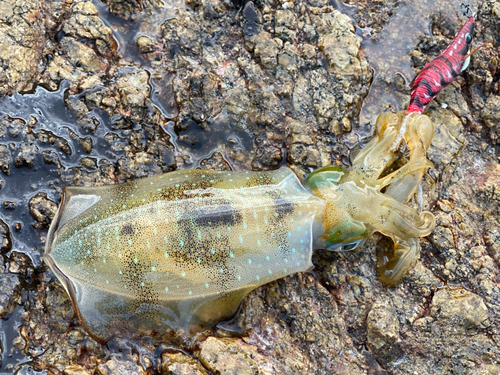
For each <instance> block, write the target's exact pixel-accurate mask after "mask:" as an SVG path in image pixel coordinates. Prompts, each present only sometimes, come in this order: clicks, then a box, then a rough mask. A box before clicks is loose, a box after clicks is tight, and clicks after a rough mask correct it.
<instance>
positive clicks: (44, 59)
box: [0, 0, 500, 375]
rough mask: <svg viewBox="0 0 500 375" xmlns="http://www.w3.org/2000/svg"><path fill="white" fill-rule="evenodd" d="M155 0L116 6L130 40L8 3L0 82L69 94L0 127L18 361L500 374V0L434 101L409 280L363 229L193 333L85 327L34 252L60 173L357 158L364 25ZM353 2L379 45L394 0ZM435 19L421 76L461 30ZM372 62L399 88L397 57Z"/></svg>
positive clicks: (75, 177) (315, 8)
mask: <svg viewBox="0 0 500 375" xmlns="http://www.w3.org/2000/svg"><path fill="white" fill-rule="evenodd" d="M164 2H165V3H166V7H162V6H161V5H160V2H159V1H154V0H143V1H136V0H123V1H120V0H109V1H108V2H107V5H108V6H109V9H110V10H111V12H113V13H114V14H116V15H118V16H120V17H122V19H123V21H121V22H119V21H113V22H117V23H115V24H113V30H114V31H115V32H116V33H117V34H116V35H117V36H119V37H120V38H122V40H123V41H125V42H129V40H128V39H127V38H133V36H132V35H137V36H141V38H140V39H139V40H137V46H136V41H135V40H132V41H131V43H128V44H127V43H126V44H124V46H125V47H123V46H121V47H123V48H122V49H121V50H120V49H118V43H117V42H116V40H115V38H114V37H113V33H112V31H111V29H110V28H109V27H108V26H106V25H105V24H104V23H103V22H102V20H101V18H100V16H103V15H107V14H106V13H101V15H100V14H99V13H98V11H97V8H96V7H95V6H94V5H93V4H92V2H90V1H84V0H74V1H62V0H54V1H36V0H30V1H27V0H4V1H1V2H0V20H1V22H0V61H1V62H2V64H1V66H0V94H2V95H6V94H11V93H13V92H22V91H30V90H32V89H33V88H34V86H35V85H38V84H39V85H43V87H46V88H49V89H51V90H56V89H58V88H59V87H61V88H62V89H61V90H62V91H61V92H60V93H59V94H58V93H57V92H56V93H52V94H51V95H54V97H55V96H57V95H59V96H57V97H58V98H60V101H61V103H62V104H61V106H59V107H58V106H54V107H52V105H53V102H52V101H50V100H49V99H44V98H49V97H50V96H43V95H41V96H40V97H39V98H40V99H39V100H40V101H41V102H40V103H39V107H38V108H43V109H46V110H47V113H48V115H50V114H51V113H55V112H58V113H59V112H60V113H63V112H64V113H66V112H65V111H67V112H68V113H69V114H71V116H74V117H73V118H75V119H76V120H75V121H74V123H61V124H56V125H57V126H53V127H50V126H49V125H47V122H45V123H44V124H46V125H44V126H40V125H39V121H41V115H40V111H39V110H37V111H35V110H34V111H33V113H32V115H31V116H30V117H29V118H24V119H22V120H21V119H19V118H17V117H16V112H15V111H14V113H9V116H7V115H2V116H3V117H2V119H1V120H0V175H1V178H0V188H1V190H0V198H1V202H0V203H1V206H0V207H2V208H1V212H0V286H1V288H0V315H1V316H2V317H7V318H9V319H7V320H4V321H3V322H2V327H10V328H12V329H11V330H10V331H14V332H15V337H8V338H7V339H6V342H2V347H8V350H9V353H10V350H11V349H12V348H13V349H12V350H13V351H14V352H15V353H20V355H21V356H24V355H25V356H27V358H22V359H20V360H19V361H17V362H15V363H16V365H15V366H18V367H17V368H15V369H14V367H15V366H14V367H12V368H11V370H12V371H13V372H14V371H16V370H19V372H18V373H31V372H33V371H48V372H49V373H63V374H93V373H97V374H115V373H131V374H153V373H163V374H207V373H216V374H218V373H220V374H246V373H251V374H276V373H279V374H325V373H328V374H396V375H399V374H452V373H454V374H471V375H472V374H498V373H500V365H499V363H498V358H500V347H499V340H498V337H499V334H500V332H499V328H498V327H499V323H500V297H499V296H500V290H499V285H500V284H499V283H500V278H499V276H500V271H499V267H500V246H499V243H500V229H499V228H500V195H499V189H498V186H500V166H499V159H498V158H499V149H498V147H499V146H498V145H499V141H498V139H499V138H498V137H499V134H500V125H499V124H500V123H499V121H500V112H499V111H500V104H499V103H500V99H499V98H500V69H499V68H498V66H499V63H498V61H499V59H500V57H499V54H498V51H499V40H500V22H499V20H500V7H499V6H498V3H494V2H488V1H479V2H478V3H477V7H473V10H474V11H477V12H478V19H477V25H476V33H475V35H474V39H475V42H474V43H477V44H480V43H483V42H484V41H488V43H487V44H486V45H485V46H484V47H483V48H482V49H480V50H479V51H477V52H476V53H475V54H474V55H473V56H472V57H471V64H470V66H469V68H468V70H467V71H466V72H464V74H463V75H462V76H461V77H459V78H458V79H457V80H456V82H455V83H454V84H453V85H451V86H449V87H448V88H447V89H446V90H445V91H444V92H443V93H441V94H440V95H439V96H438V97H437V98H436V101H435V103H434V104H433V105H431V106H430V108H429V109H428V114H429V115H430V117H431V118H432V120H433V122H434V126H435V133H434V140H433V143H432V145H431V148H430V149H429V155H428V156H429V159H430V160H431V161H432V162H433V163H434V165H435V168H434V169H432V170H430V171H429V173H428V175H427V176H426V178H425V183H424V184H423V208H424V209H426V210H430V211H432V212H433V213H434V214H435V215H436V218H437V227H436V230H435V231H434V233H433V234H432V235H431V236H429V238H428V239H427V240H424V241H422V252H421V258H420V260H419V262H418V263H417V266H416V267H415V269H414V270H412V271H411V272H410V274H409V275H408V277H406V278H405V279H404V280H403V282H401V283H400V284H399V285H397V286H395V287H392V288H387V287H384V286H382V285H381V284H380V283H379V281H378V279H377V277H376V265H375V263H376V256H375V252H376V249H375V248H376V246H374V244H375V241H373V242H372V243H370V244H368V245H366V246H364V247H363V248H362V250H361V252H359V253H357V254H350V253H345V254H338V253H328V252H322V251H320V252H317V253H316V255H315V258H314V262H315V269H314V271H313V272H314V273H311V274H299V275H294V276H291V277H287V278H285V279H281V280H278V281H276V282H273V283H271V284H268V285H265V286H263V287H261V288H259V289H258V290H256V291H255V292H253V293H251V294H250V295H249V296H247V298H246V299H245V300H244V303H243V305H242V308H241V310H240V312H239V314H238V315H237V317H236V319H235V321H234V322H232V324H230V325H225V326H224V327H221V328H218V329H215V330H213V331H207V332H203V333H200V334H199V335H198V336H196V337H194V338H193V339H192V340H191V341H190V342H186V343H179V342H177V343H175V344H176V345H173V346H172V345H170V344H168V343H159V342H157V341H155V339H156V338H155V337H142V338H139V339H137V340H136V341H134V342H133V343H132V344H131V343H129V342H127V340H125V339H123V340H114V341H113V342H110V343H109V345H108V346H107V347H106V346H101V345H99V344H97V343H96V342H95V341H93V340H92V339H90V338H89V337H88V336H87V334H86V333H85V330H84V329H83V328H82V327H81V325H80V324H79V322H78V320H77V318H76V317H75V315H74V310H73V307H72V305H71V302H70V300H69V298H68V296H67V295H66V293H65V291H64V290H63V289H62V286H61V285H60V284H59V283H57V282H55V281H54V277H53V275H51V274H50V273H49V272H48V271H47V270H46V268H45V267H44V266H43V265H40V262H39V257H40V251H41V249H40V247H38V248H35V247H36V245H35V243H36V244H38V243H40V242H41V241H43V240H44V237H45V235H46V232H45V230H46V229H44V228H45V227H46V226H47V225H48V223H49V222H50V220H51V217H52V215H53V212H54V208H55V206H54V202H57V198H58V197H59V195H60V188H59V187H60V186H61V182H62V183H63V184H71V185H87V186H93V185H103V184H112V183H116V182H121V181H126V180H130V179H133V178H140V177H146V176H149V175H153V174H158V173H161V172H164V171H168V170H171V169H175V168H187V167H197V166H200V167H201V168H210V169H217V170H230V169H240V170H241V169H254V170H267V169H276V168H277V167H278V166H279V165H280V164H283V163H285V162H287V163H288V164H289V165H290V167H291V168H293V170H294V171H295V172H296V173H297V174H298V176H299V177H300V178H302V177H304V176H305V175H306V174H307V173H308V172H310V171H311V170H313V169H315V168H317V167H319V166H323V165H328V164H332V163H336V164H342V163H344V164H348V160H349V159H348V156H349V153H350V148H349V147H352V145H354V144H356V142H357V136H356V135H355V134H354V133H352V132H351V130H352V129H356V126H357V125H358V119H357V116H358V114H359V111H360V108H361V106H362V104H363V102H364V99H365V96H366V95H367V93H368V90H369V87H370V82H371V79H372V71H371V68H370V66H369V65H368V63H367V61H366V59H365V58H364V57H363V53H362V51H361V48H360V44H361V39H360V37H358V36H357V34H362V33H367V32H368V31H367V30H368V29H365V30H355V29H354V27H353V25H352V24H351V21H350V20H349V17H348V16H346V15H343V14H341V13H340V12H339V11H337V10H335V9H334V8H333V7H331V6H329V5H328V2H327V1H326V0H308V1H305V0H303V1H302V0H297V1H285V0H281V1H278V0H262V1H255V2H246V3H241V2H239V1H236V0H235V1H234V4H233V3H232V2H230V1H228V0H212V1H207V0H189V1H187V2H186V5H185V6H184V5H182V6H178V7H176V5H175V4H174V3H173V2H168V3H167V2H166V1H165V0H164ZM331 3H333V4H337V3H338V2H335V1H332V2H331ZM99 4H100V3H98V5H99ZM352 4H353V5H356V6H357V11H355V10H354V9H353V8H340V9H344V10H345V9H348V10H351V11H353V12H355V16H356V18H357V20H358V22H359V23H358V25H359V26H360V27H371V28H373V31H372V39H373V40H376V39H377V38H378V36H379V32H380V31H381V30H383V28H384V26H386V22H391V15H393V14H394V12H398V11H399V9H400V7H396V6H395V4H396V2H394V1H377V2H366V1H353V2H352ZM337 5H338V4H337ZM100 6H102V5H100ZM240 6H241V9H239V7H240ZM457 7H458V5H457ZM100 9H101V8H100ZM102 10H103V12H106V9H105V8H104V7H103V8H102ZM412 17H415V19H418V18H419V14H412ZM449 17H454V18H455V19H456V16H455V14H451V15H448V19H449ZM415 19H413V21H415ZM413 23H414V22H413ZM432 25H433V28H434V29H433V31H434V33H433V35H432V36H422V37H420V36H419V38H421V40H422V41H423V42H422V43H420V44H419V45H418V47H417V46H413V48H416V50H415V51H413V52H412V54H411V55H412V57H413V62H414V65H415V68H416V69H417V70H418V69H421V68H422V67H423V65H424V64H425V63H426V62H428V61H430V60H431V59H432V58H433V57H435V56H436V55H437V54H438V52H439V50H441V49H442V48H443V47H444V46H445V45H446V44H447V43H449V41H450V39H449V37H451V36H452V35H453V34H454V32H455V31H456V30H449V29H450V28H449V25H447V23H446V20H444V21H442V20H441V18H440V16H438V15H437V13H436V16H435V17H434V18H433V22H432ZM425 27H426V26H425ZM129 29H133V30H134V32H132V33H131V34H130V35H128V36H127V35H126V33H125V32H126V31H127V30H129ZM418 35H420V34H418ZM418 35H417V36H418ZM403 44H404V43H403ZM382 48H391V46H382ZM120 53H123V54H124V55H125V56H122V55H121V54H120ZM382 55H384V54H382ZM129 60H133V61H129ZM370 63H371V62H370ZM374 63H375V62H374ZM377 64H378V66H380V72H379V74H380V77H382V78H383V80H384V82H385V81H386V82H387V83H388V84H389V83H391V84H392V82H389V81H391V80H392V79H393V76H392V75H391V74H390V73H388V71H389V69H388V67H387V65H388V64H389V62H387V61H385V60H384V61H378V62H377ZM62 80H64V83H62V84H61V81H62ZM60 84H61V86H60ZM387 87H388V90H394V87H397V90H398V93H397V94H398V95H399V96H398V97H399V98H401V99H400V103H399V105H400V106H401V107H403V106H404V102H405V101H407V100H408V95H407V93H406V92H405V89H404V88H405V84H404V82H403V81H402V80H401V79H399V81H397V82H396V85H395V86H387ZM65 90H66V91H65ZM47 95H48V94H47ZM6 99H8V98H6ZM20 100H28V99H27V97H25V98H24V99H20ZM44 100H45V101H46V102H44ZM19 108H20V107H19ZM387 109H388V108H387V107H384V108H378V109H377V110H378V112H383V111H385V110H387ZM68 116H69V115H68ZM106 121H107V125H106V126H107V127H106V126H105V125H104V123H105V122H106ZM221 124H222V125H224V126H225V127H222V128H223V129H222V130H220V126H221ZM245 137H246V138H245ZM245 140H246V143H245ZM346 141H347V142H348V143H347V144H348V145H349V147H347V145H346ZM207 145H208V146H207ZM104 146H106V147H107V148H106V152H102V149H103V148H104ZM204 147H205V148H204ZM69 160H71V161H72V162H69ZM40 171H42V172H43V171H47V173H46V174H45V175H42V173H41V172H40ZM37 173H38V174H37ZM48 173H52V174H50V177H46V175H47V174H48ZM29 177H32V178H33V179H38V180H37V181H33V180H31V179H29ZM42 182H43V183H42ZM13 184H16V185H15V189H13V188H12V186H13ZM12 191H15V192H16V194H11V193H8V194H7V193H6V192H12ZM38 193H49V195H42V194H38ZM9 194H11V195H9ZM30 199H31V204H29V203H30ZM417 204H418V202H415V206H417ZM4 207H5V208H9V209H4ZM30 213H31V215H30ZM21 223H22V225H21ZM33 227H35V228H38V229H32V228H33ZM28 229H30V230H32V231H35V232H34V233H35V235H34V236H30V235H27V233H32V232H29V231H28ZM23 296H26V297H23ZM19 304H21V306H19ZM14 323H15V324H14ZM9 324H12V325H11V326H9ZM10 328H9V329H10ZM10 331H9V330H7V331H6V332H10ZM3 340H4V338H3V337H2V341H3ZM6 345H7V346H6ZM9 345H10V346H9ZM2 356H3V358H2V359H4V360H5V359H8V356H7V352H4V353H3V354H2ZM17 363H20V365H17Z"/></svg>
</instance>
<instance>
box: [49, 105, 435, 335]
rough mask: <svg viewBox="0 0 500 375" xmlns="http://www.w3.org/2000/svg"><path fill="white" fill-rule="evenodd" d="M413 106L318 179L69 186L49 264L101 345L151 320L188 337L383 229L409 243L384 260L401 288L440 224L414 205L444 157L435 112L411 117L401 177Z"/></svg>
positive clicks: (384, 118)
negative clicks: (323, 253) (433, 148)
mask: <svg viewBox="0 0 500 375" xmlns="http://www.w3.org/2000/svg"><path fill="white" fill-rule="evenodd" d="M403 116H404V112H400V113H398V114H382V115H380V116H379V118H378V120H377V134H376V137H375V138H374V139H373V140H372V141H371V142H370V143H369V144H367V146H366V147H365V148H364V149H363V150H361V152H360V153H359V154H358V155H357V156H356V158H355V159H354V161H353V165H352V168H349V169H345V168H342V167H338V166H328V167H324V168H320V169H318V170H316V171H314V172H313V173H312V174H310V175H309V176H308V177H307V179H306V180H305V181H304V184H301V183H300V181H299V180H298V178H297V177H296V176H295V174H294V173H293V172H292V171H291V170H290V169H288V168H280V169H278V170H276V171H269V172H216V171H206V170H182V171H175V172H170V173H166V174H162V175H158V176H154V177H150V178H146V179H142V180H138V181H132V182H127V183H124V184H120V185H114V186H102V187H88V188H87V187H68V188H65V189H64V192H63V196H62V200H61V204H60V206H59V210H58V212H57V214H56V217H55V218H54V220H53V222H52V225H51V227H50V229H49V233H48V238H47V244H46V248H45V253H44V260H45V262H46V263H47V264H48V265H49V266H50V268H51V269H52V271H53V272H54V274H55V275H56V276H57V278H58V279H59V280H60V281H61V283H62V284H63V286H64V288H65V289H66V291H67V293H68V294H69V296H70V297H71V300H72V302H73V305H74V307H75V310H76V311H77V314H78V317H79V319H80V321H81V323H82V325H83V326H84V327H85V329H86V330H87V331H88V332H89V334H90V335H91V336H92V337H94V338H95V339H96V340H98V341H99V342H106V341H108V340H109V339H110V338H112V337H113V336H114V335H116V334H121V333H126V332H131V331H137V330H139V331H142V330H152V331H156V332H165V331H166V330H168V329H174V330H176V331H180V332H181V333H180V335H181V336H185V337H187V336H189V335H190V334H191V333H192V332H195V331H196V330H198V329H199V327H204V326H211V325H213V324H214V323H216V322H218V321H220V320H222V319H226V318H228V317H230V316H232V315H233V314H235V312H236V310H237V309H238V306H239V305H240V303H241V301H242V299H243V298H244V296H245V295H246V294H247V293H249V292H250V291H252V290H253V289H255V288H257V287H258V286H260V285H263V284H265V283H269V282H271V281H273V280H276V279H278V278H282V277H284V276H286V275H289V274H292V273H295V272H301V271H307V270H309V269H311V267H312V263H311V254H312V250H313V249H315V248H323V249H329V250H351V249H353V248H355V247H356V246H357V245H359V244H360V243H362V242H364V241H365V240H366V239H367V238H368V237H369V236H370V235H371V234H372V233H374V232H380V233H383V234H384V235H386V236H388V237H389V238H391V239H392V241H393V242H394V244H395V246H394V249H395V251H394V252H393V253H390V252H386V253H384V254H383V256H382V257H380V259H379V276H380V278H381V280H382V281H383V282H385V283H387V284H394V283H396V282H398V281H399V280H400V279H401V278H402V277H404V276H405V275H406V273H407V272H408V271H409V270H410V269H411V268H412V267H413V265H414V263H415V261H416V259H417V258H418V255H419V252H420V247H419V240H418V238H419V237H421V236H426V235H428V234H429V233H430V232H431V231H432V229H433V227H434V217H433V215H432V214H431V213H430V212H422V213H419V212H417V211H416V210H414V209H412V208H410V207H408V206H407V205H406V204H405V203H406V201H407V200H408V199H409V198H410V197H411V196H412V195H413V194H414V192H415V189H416V188H417V186H418V184H419V183H420V180H421V178H422V176H423V173H424V171H425V169H427V168H429V167H431V166H432V164H431V163H430V162H429V161H428V160H427V159H426V156H425V153H426V150H427V148H428V147H429V144H430V141H431V139H432V133H433V128H432V123H431V121H430V120H429V118H428V117H427V116H424V115H419V114H412V115H411V116H410V117H409V118H408V119H407V122H406V131H405V132H404V139H405V141H406V144H407V145H408V148H409V150H410V153H409V159H408V160H406V159H405V160H406V164H404V165H403V166H402V167H400V168H399V169H396V170H394V171H392V172H391V173H388V170H390V168H391V166H393V163H394V162H395V161H396V160H398V159H400V158H401V154H400V153H399V152H398V151H394V150H393V149H392V147H391V146H392V145H393V143H394V141H395V139H396V137H397V136H398V133H399V132H400V128H401V123H402V121H401V119H402V117H403ZM383 189H385V191H384V190H383ZM382 191H384V192H382Z"/></svg>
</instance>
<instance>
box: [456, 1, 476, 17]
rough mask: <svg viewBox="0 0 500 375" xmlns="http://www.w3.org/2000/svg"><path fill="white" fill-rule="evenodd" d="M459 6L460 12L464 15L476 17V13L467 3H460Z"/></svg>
mask: <svg viewBox="0 0 500 375" xmlns="http://www.w3.org/2000/svg"><path fill="white" fill-rule="evenodd" d="M460 8H461V9H462V14H463V15H464V16H465V17H467V18H470V17H471V16H474V18H476V13H474V12H473V11H472V8H471V7H470V5H469V4H466V3H461V4H460Z"/></svg>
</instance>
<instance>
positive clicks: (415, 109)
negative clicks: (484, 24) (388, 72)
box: [406, 15, 476, 114]
mask: <svg viewBox="0 0 500 375" xmlns="http://www.w3.org/2000/svg"><path fill="white" fill-rule="evenodd" d="M475 23H476V19H475V15H472V16H470V17H469V19H468V20H467V22H466V23H465V25H463V26H462V28H461V29H460V31H459V32H458V33H457V35H456V36H455V38H454V39H453V41H452V42H451V43H450V45H449V46H448V47H446V49H445V50H444V51H443V52H441V53H440V54H439V55H438V57H436V58H435V59H434V60H432V61H431V62H429V63H427V64H426V65H425V66H424V68H423V69H422V71H421V72H420V73H418V75H417V76H416V77H415V80H414V82H413V90H412V93H411V99H410V105H409V106H408V109H407V110H406V113H408V114H410V113H422V112H423V111H424V109H425V107H427V105H428V104H429V103H430V102H431V101H432V100H433V99H434V98H435V97H436V95H437V94H439V92H440V91H441V90H443V89H444V88H445V87H446V86H448V85H449V84H450V83H451V82H453V80H454V79H455V78H456V77H457V76H458V75H459V74H460V73H461V72H462V71H463V70H465V69H466V68H467V66H468V65H469V59H470V57H469V56H468V53H469V47H470V44H471V42H472V34H473V32H474V25H475Z"/></svg>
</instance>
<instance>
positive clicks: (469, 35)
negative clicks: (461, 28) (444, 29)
mask: <svg viewBox="0 0 500 375" xmlns="http://www.w3.org/2000/svg"><path fill="white" fill-rule="evenodd" d="M465 41H466V42H467V43H470V42H472V35H471V34H470V33H467V34H465Z"/></svg>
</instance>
